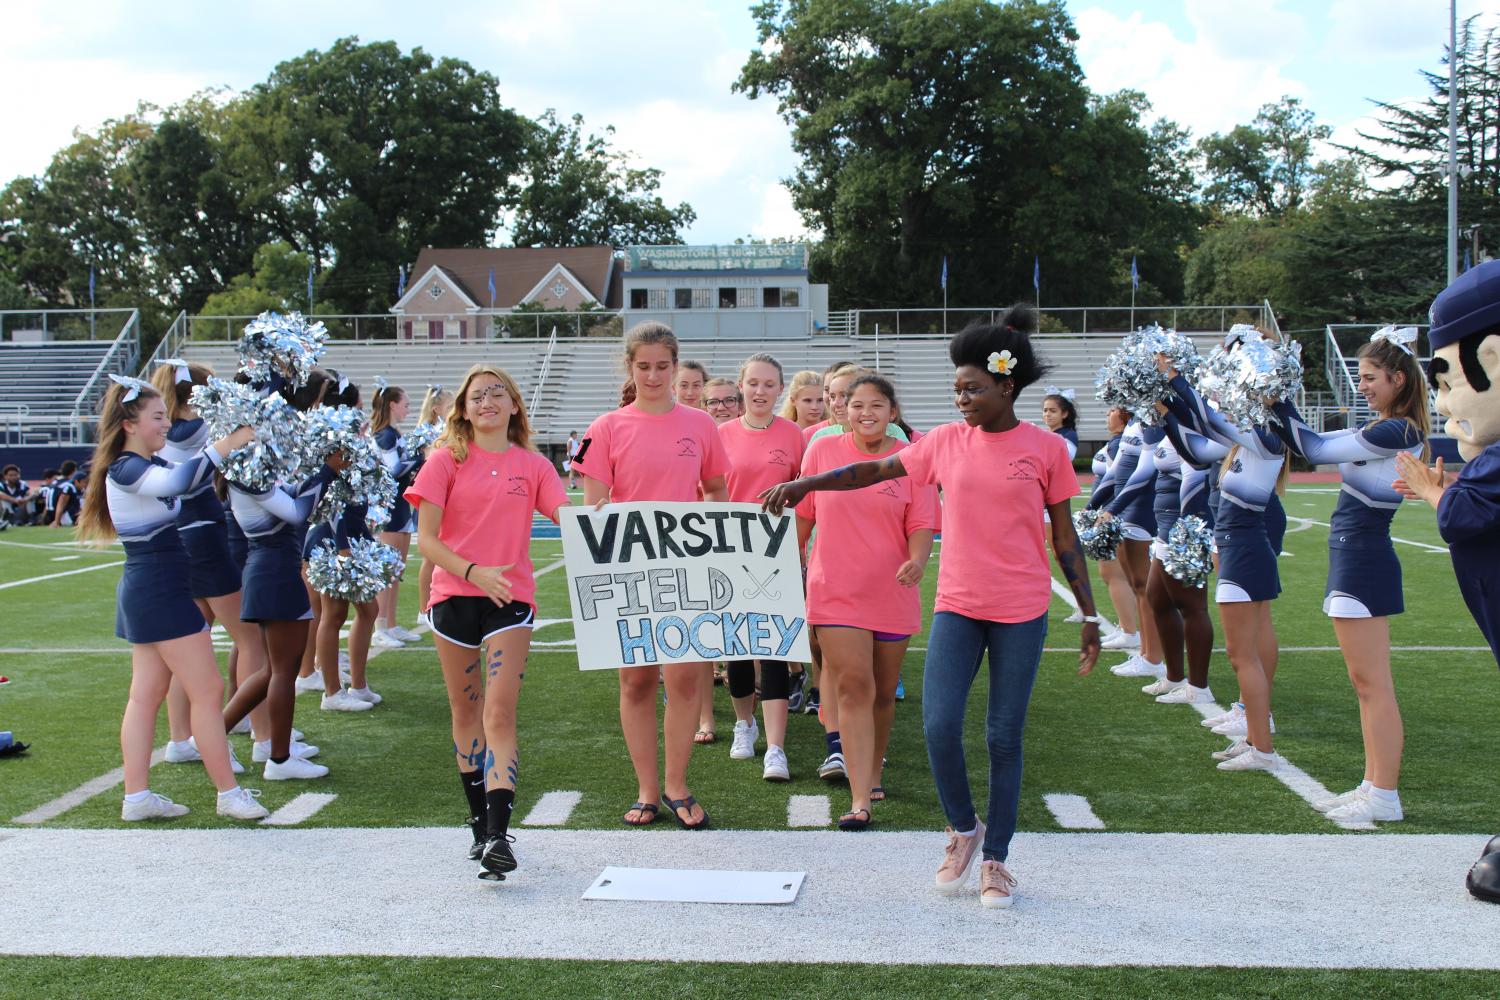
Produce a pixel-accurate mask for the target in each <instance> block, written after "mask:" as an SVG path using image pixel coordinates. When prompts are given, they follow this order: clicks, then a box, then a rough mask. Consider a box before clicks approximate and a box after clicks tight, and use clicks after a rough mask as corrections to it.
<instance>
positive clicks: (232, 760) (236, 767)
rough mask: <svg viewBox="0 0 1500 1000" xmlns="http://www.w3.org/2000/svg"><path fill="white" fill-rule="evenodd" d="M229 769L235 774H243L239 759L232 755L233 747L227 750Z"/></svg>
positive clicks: (242, 766) (243, 769)
mask: <svg viewBox="0 0 1500 1000" xmlns="http://www.w3.org/2000/svg"><path fill="white" fill-rule="evenodd" d="M229 769H230V770H231V771H233V772H234V773H235V774H244V773H245V765H244V764H241V763H240V759H239V758H238V757H236V756H235V755H234V747H232V746H231V747H230V748H229Z"/></svg>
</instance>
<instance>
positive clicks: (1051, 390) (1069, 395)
mask: <svg viewBox="0 0 1500 1000" xmlns="http://www.w3.org/2000/svg"><path fill="white" fill-rule="evenodd" d="M1042 395H1043V396H1061V397H1062V398H1063V399H1066V400H1067V401H1068V402H1070V403H1071V402H1073V399H1074V397H1076V396H1077V395H1078V392H1077V390H1075V389H1059V388H1058V387H1057V386H1055V385H1049V386H1047V388H1046V389H1045V390H1043V392H1042Z"/></svg>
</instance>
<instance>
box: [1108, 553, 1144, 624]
mask: <svg viewBox="0 0 1500 1000" xmlns="http://www.w3.org/2000/svg"><path fill="white" fill-rule="evenodd" d="M1099 576H1100V577H1102V578H1103V579H1104V585H1105V586H1106V587H1108V588H1109V599H1110V602H1111V603H1112V604H1114V606H1115V619H1116V620H1117V621H1118V622H1119V623H1120V628H1122V629H1124V630H1125V631H1126V632H1139V631H1140V627H1141V625H1140V620H1139V619H1138V618H1137V617H1136V607H1135V591H1133V590H1131V589H1130V579H1129V577H1127V576H1126V575H1125V570H1123V569H1122V568H1121V567H1120V560H1119V559H1108V560H1105V561H1104V562H1101V563H1100V564H1099Z"/></svg>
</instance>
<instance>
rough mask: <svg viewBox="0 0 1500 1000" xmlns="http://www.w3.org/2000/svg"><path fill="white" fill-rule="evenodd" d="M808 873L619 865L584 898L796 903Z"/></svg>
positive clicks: (640, 900) (591, 887) (603, 873)
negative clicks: (620, 866) (628, 866)
mask: <svg viewBox="0 0 1500 1000" xmlns="http://www.w3.org/2000/svg"><path fill="white" fill-rule="evenodd" d="M806 877H807V873H806V872H729V871H712V870H709V871H702V870H700V871H693V870H688V869H680V868H617V867H615V866H614V865H610V866H608V867H607V868H605V869H604V871H603V872H601V873H600V875H599V877H598V878H596V879H594V884H593V885H591V886H589V887H588V889H587V891H585V892H584V894H583V898H584V899H614V900H632V901H637V902H645V903H792V902H795V901H796V899H797V893H799V892H801V891H802V880H803V879H804V878H806Z"/></svg>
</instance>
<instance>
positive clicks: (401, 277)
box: [396, 267, 406, 299]
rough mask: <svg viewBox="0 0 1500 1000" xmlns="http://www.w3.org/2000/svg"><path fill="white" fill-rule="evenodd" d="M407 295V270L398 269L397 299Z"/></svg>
mask: <svg viewBox="0 0 1500 1000" xmlns="http://www.w3.org/2000/svg"><path fill="white" fill-rule="evenodd" d="M405 294H406V268H404V267H398V268H396V298H398V299H399V298H400V297H401V296H403V295H405Z"/></svg>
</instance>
